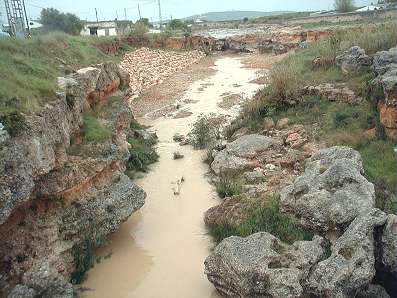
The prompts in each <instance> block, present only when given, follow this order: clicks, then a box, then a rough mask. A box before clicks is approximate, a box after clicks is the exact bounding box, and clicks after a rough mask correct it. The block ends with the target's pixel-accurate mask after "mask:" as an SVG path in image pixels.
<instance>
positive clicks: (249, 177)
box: [244, 171, 266, 184]
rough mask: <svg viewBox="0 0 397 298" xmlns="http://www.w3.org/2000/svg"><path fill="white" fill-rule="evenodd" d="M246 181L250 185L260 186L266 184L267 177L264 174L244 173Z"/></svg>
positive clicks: (255, 172)
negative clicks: (259, 184)
mask: <svg viewBox="0 0 397 298" xmlns="http://www.w3.org/2000/svg"><path fill="white" fill-rule="evenodd" d="M244 179H245V181H246V182H247V183H248V184H258V183H262V182H264V181H265V180H266V177H265V175H263V173H262V172H259V171H253V172H246V173H244Z"/></svg>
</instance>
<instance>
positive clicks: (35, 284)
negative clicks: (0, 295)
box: [8, 262, 77, 298]
mask: <svg viewBox="0 0 397 298" xmlns="http://www.w3.org/2000/svg"><path fill="white" fill-rule="evenodd" d="M22 282H23V284H19V285H17V286H16V287H15V288H14V289H13V290H12V291H11V293H10V294H9V295H8V298H29V297H32V298H33V297H43V298H74V297H77V293H76V291H75V290H74V288H73V286H72V284H70V283H69V282H67V281H66V280H65V279H64V278H63V277H62V276H61V275H60V274H59V273H58V272H56V270H54V269H53V268H52V267H51V266H50V265H49V264H48V263H47V262H43V263H39V264H36V265H35V266H34V267H33V268H32V269H31V270H29V271H28V272H26V273H25V274H24V276H23V279H22Z"/></svg>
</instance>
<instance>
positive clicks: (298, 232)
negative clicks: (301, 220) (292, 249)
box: [210, 196, 313, 243]
mask: <svg viewBox="0 0 397 298" xmlns="http://www.w3.org/2000/svg"><path fill="white" fill-rule="evenodd" d="M247 212H248V219H246V220H245V221H243V222H242V223H241V224H240V225H238V226H237V227H234V226H231V225H228V224H220V225H216V226H212V227H210V234H211V235H212V236H213V237H214V239H215V240H216V241H217V242H220V241H222V240H223V239H225V238H228V237H230V236H240V237H247V236H249V235H252V234H254V233H257V232H268V233H270V234H272V235H274V236H276V237H278V238H280V240H282V241H284V242H286V243H293V242H295V241H299V240H311V239H312V237H313V234H311V233H310V232H308V231H306V230H305V229H303V228H301V227H300V226H299V225H298V224H296V223H295V222H293V221H292V220H291V219H290V218H289V217H288V216H287V215H284V214H282V213H281V212H280V199H279V197H278V196H275V197H272V198H269V201H268V202H267V203H266V205H263V203H259V202H252V203H251V205H250V206H249V207H248V210H247Z"/></svg>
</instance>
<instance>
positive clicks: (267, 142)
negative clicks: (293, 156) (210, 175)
mask: <svg viewBox="0 0 397 298" xmlns="http://www.w3.org/2000/svg"><path fill="white" fill-rule="evenodd" d="M280 146H281V143H280V142H278V141H276V140H274V139H272V138H269V137H265V136H262V135H257V134H252V135H244V136H242V137H240V138H238V139H237V140H235V141H234V142H232V143H229V144H227V145H226V148H225V149H224V150H222V151H220V152H216V153H215V155H214V161H213V163H212V164H211V168H212V170H213V171H214V172H215V173H216V174H217V175H219V174H220V173H221V172H223V171H228V170H245V169H250V168H253V167H254V164H253V163H252V162H251V159H252V158H254V157H255V156H256V155H257V154H258V153H260V152H263V151H265V150H267V149H269V148H274V147H280Z"/></svg>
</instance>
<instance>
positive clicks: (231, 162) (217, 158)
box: [211, 150, 254, 175]
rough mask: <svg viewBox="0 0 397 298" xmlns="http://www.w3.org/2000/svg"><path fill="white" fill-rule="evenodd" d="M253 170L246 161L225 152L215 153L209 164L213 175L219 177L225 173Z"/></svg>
mask: <svg viewBox="0 0 397 298" xmlns="http://www.w3.org/2000/svg"><path fill="white" fill-rule="evenodd" d="M252 168H254V165H253V164H251V163H250V162H249V161H248V160H246V159H244V158H241V157H238V156H235V155H232V154H229V153H228V152H227V151H226V150H223V151H220V152H216V153H215V155H214V161H213V162H212V164H211V169H212V170H213V171H214V173H215V174H217V175H219V174H220V173H222V172H227V171H242V170H249V169H252Z"/></svg>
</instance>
